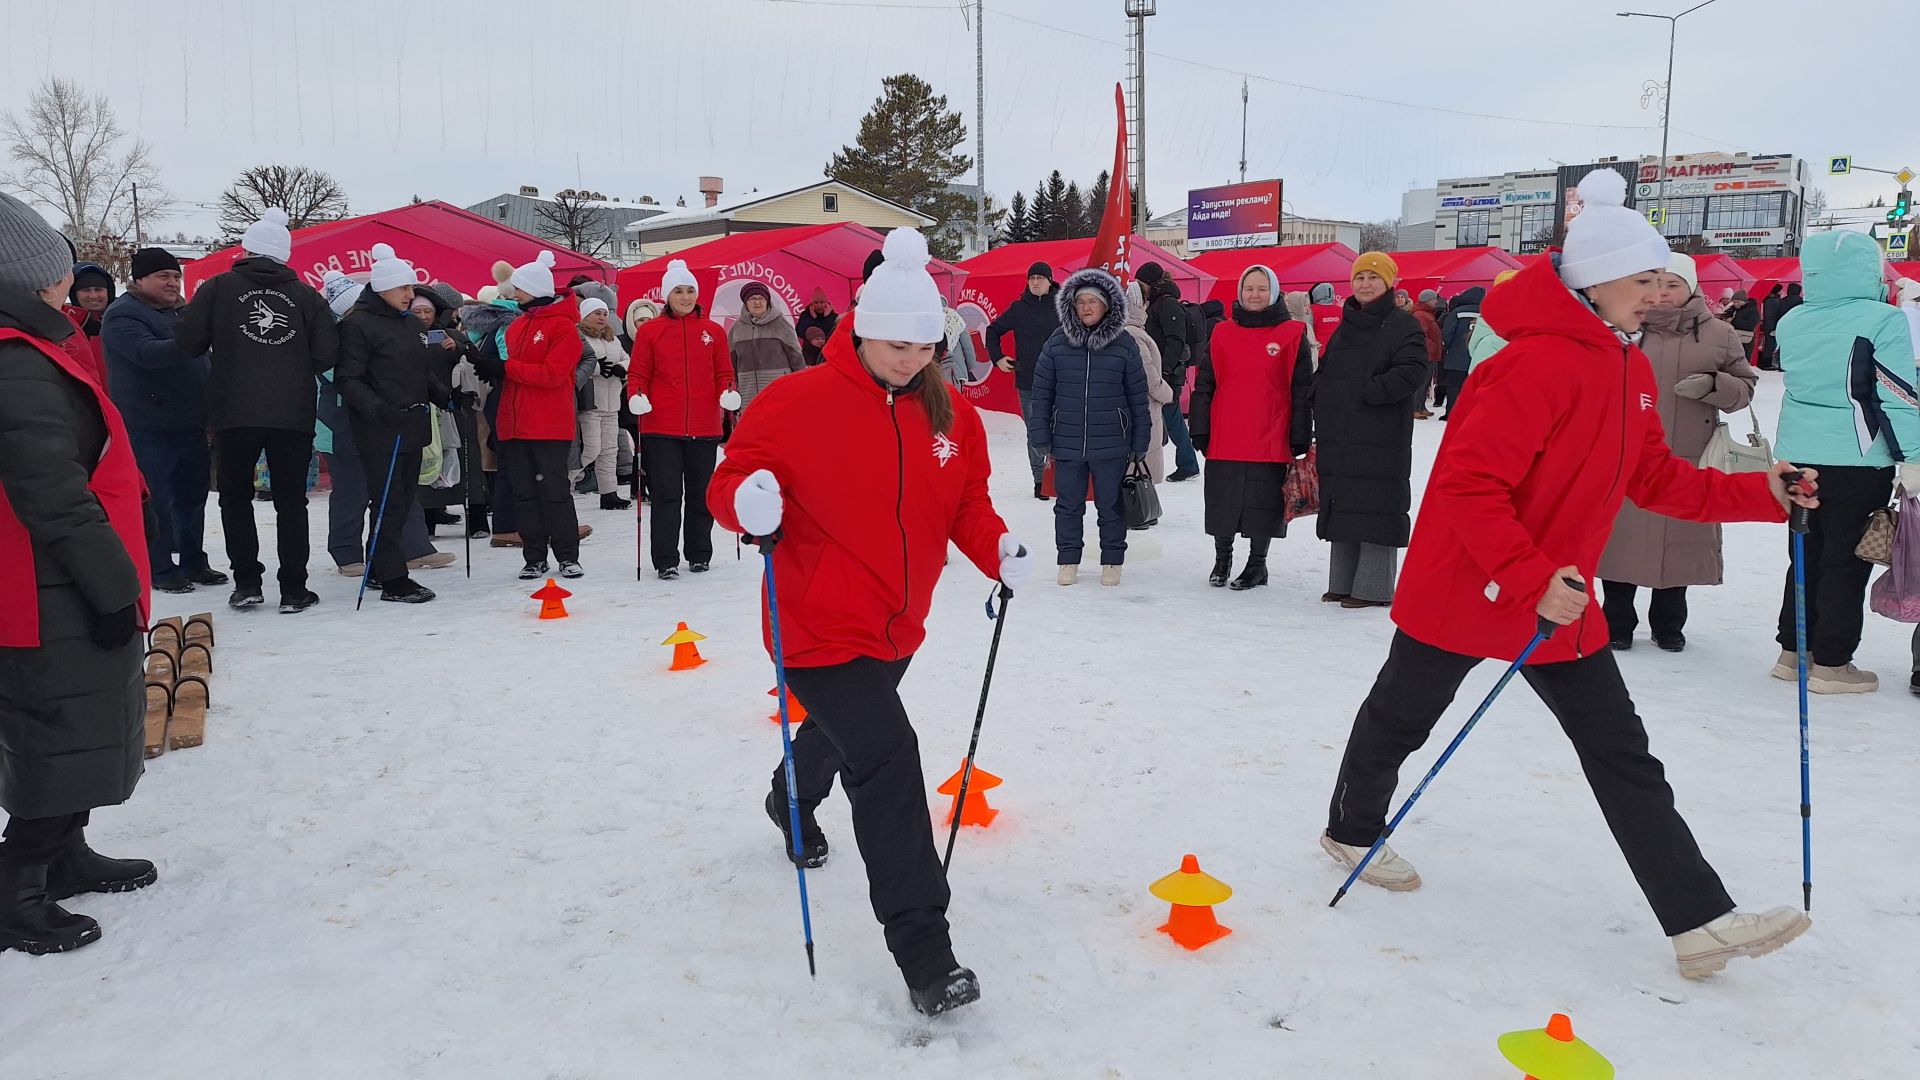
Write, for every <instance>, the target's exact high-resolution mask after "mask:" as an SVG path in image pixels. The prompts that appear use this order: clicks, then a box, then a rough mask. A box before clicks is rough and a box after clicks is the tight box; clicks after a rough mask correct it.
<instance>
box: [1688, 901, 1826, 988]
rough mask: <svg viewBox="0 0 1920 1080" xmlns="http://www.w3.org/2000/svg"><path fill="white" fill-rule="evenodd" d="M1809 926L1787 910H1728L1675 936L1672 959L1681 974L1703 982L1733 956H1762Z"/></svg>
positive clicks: (1792, 911)
mask: <svg viewBox="0 0 1920 1080" xmlns="http://www.w3.org/2000/svg"><path fill="white" fill-rule="evenodd" d="M1812 925H1813V920H1812V919H1809V918H1807V917H1806V916H1805V915H1803V914H1801V913H1800V912H1798V911H1795V910H1794V909H1792V908H1790V907H1777V908H1774V909H1773V910H1772V911H1768V912H1763V913H1762V914H1759V915H1752V914H1748V913H1747V912H1744V911H1729V912H1727V913H1726V914H1725V915H1722V916H1720V917H1719V918H1717V919H1715V920H1713V921H1712V922H1710V923H1708V924H1706V925H1705V926H1702V927H1698V928H1696V929H1693V930H1689V931H1687V932H1686V933H1684V934H1676V935H1674V938H1673V956H1674V959H1675V960H1676V961H1678V962H1679V964H1680V974H1682V975H1684V976H1686V977H1687V978H1689V979H1703V978H1705V977H1707V976H1708V975H1711V974H1713V973H1714V972H1716V971H1719V970H1720V969H1722V968H1724V967H1726V966H1727V961H1729V960H1731V959H1733V958H1734V957H1736V956H1765V955H1767V954H1768V953H1770V952H1773V951H1774V950H1775V949H1778V948H1779V947H1780V946H1782V945H1785V944H1786V943H1787V942H1789V941H1792V940H1793V939H1794V938H1797V937H1799V936H1800V935H1801V934H1804V933H1806V932H1807V928H1808V927H1810V926H1812Z"/></svg>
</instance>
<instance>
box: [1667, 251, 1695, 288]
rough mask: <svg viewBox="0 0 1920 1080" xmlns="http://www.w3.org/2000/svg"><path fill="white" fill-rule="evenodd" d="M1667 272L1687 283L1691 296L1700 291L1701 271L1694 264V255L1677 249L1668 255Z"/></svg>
mask: <svg viewBox="0 0 1920 1080" xmlns="http://www.w3.org/2000/svg"><path fill="white" fill-rule="evenodd" d="M1667 273H1669V274H1672V275H1673V276H1675V277H1677V278H1679V279H1680V280H1682V281H1685V282H1686V283H1687V294H1688V295H1689V296H1691V295H1693V294H1694V293H1697V292H1699V291H1700V271H1699V269H1698V268H1696V267H1695V266H1694V265H1693V256H1691V255H1682V254H1680V253H1679V252H1677V251H1676V252H1674V253H1673V254H1671V255H1669V256H1667Z"/></svg>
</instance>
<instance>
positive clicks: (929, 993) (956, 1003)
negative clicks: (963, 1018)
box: [907, 967, 980, 1016]
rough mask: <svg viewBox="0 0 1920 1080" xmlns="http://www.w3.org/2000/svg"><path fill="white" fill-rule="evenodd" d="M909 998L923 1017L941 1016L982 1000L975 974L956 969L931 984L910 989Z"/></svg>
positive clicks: (960, 968)
mask: <svg viewBox="0 0 1920 1080" xmlns="http://www.w3.org/2000/svg"><path fill="white" fill-rule="evenodd" d="M907 997H908V998H909V999H911V1000H912V1001H913V1007H914V1009H915V1010H916V1011H918V1012H919V1013H920V1014H921V1015H923V1016H939V1015H940V1014H941V1013H945V1012H952V1011H953V1010H954V1009H957V1008H959V1007H960V1006H962V1005H966V1004H969V1003H971V1002H975V1001H979V1000H980V980H979V979H977V978H975V977H974V974H973V972H971V971H969V970H967V969H966V968H963V967H956V968H954V969H953V970H952V971H949V972H947V973H946V974H945V975H942V976H940V977H938V978H936V979H934V980H933V981H931V982H928V983H926V984H924V985H921V986H915V987H910V988H909V989H908V990H907Z"/></svg>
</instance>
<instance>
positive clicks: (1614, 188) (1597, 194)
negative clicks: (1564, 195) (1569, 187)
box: [1579, 169, 1627, 206]
mask: <svg viewBox="0 0 1920 1080" xmlns="http://www.w3.org/2000/svg"><path fill="white" fill-rule="evenodd" d="M1579 190H1580V198H1581V199H1582V200H1583V201H1585V202H1586V203H1587V204H1588V205H1589V206H1624V205H1626V202H1627V178H1626V177H1624V176H1621V175H1620V174H1619V173H1617V172H1615V171H1614V170H1612V169H1595V170H1593V171H1592V172H1590V173H1588V174H1587V175H1586V179H1584V180H1581V181H1580V189H1579Z"/></svg>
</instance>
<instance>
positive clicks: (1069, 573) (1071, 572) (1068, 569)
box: [1059, 566, 1080, 585]
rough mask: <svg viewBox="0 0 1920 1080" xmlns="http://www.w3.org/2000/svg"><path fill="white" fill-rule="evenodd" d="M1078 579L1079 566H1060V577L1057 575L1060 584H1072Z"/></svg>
mask: <svg viewBox="0 0 1920 1080" xmlns="http://www.w3.org/2000/svg"><path fill="white" fill-rule="evenodd" d="M1079 580H1080V568H1079V567H1077V566H1063V567H1061V568H1060V577H1059V582H1060V584H1062V585H1071V584H1073V583H1074V582H1076V581H1079Z"/></svg>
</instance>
